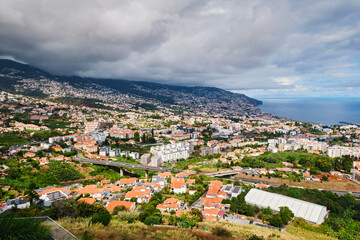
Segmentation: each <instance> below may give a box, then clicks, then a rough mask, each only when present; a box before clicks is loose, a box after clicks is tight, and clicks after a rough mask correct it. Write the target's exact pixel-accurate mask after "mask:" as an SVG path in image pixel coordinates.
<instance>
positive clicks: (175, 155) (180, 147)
mask: <svg viewBox="0 0 360 240" xmlns="http://www.w3.org/2000/svg"><path fill="white" fill-rule="evenodd" d="M193 150H194V147H193V146H192V145H189V144H187V143H185V142H179V143H173V144H168V145H161V146H154V147H151V149H150V152H151V153H152V154H153V155H154V156H159V157H160V158H161V161H162V162H168V161H171V160H177V159H182V158H183V159H187V158H188V157H189V154H190V153H191V152H192V151H193Z"/></svg>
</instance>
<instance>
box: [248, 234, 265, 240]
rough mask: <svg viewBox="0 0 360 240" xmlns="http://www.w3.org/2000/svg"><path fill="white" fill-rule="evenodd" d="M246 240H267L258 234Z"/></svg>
mask: <svg viewBox="0 0 360 240" xmlns="http://www.w3.org/2000/svg"><path fill="white" fill-rule="evenodd" d="M246 240H265V238H264V237H263V236H258V235H256V234H251V235H248V236H247V237H246Z"/></svg>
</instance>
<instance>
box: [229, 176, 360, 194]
mask: <svg viewBox="0 0 360 240" xmlns="http://www.w3.org/2000/svg"><path fill="white" fill-rule="evenodd" d="M226 179H229V180H233V181H236V180H239V181H242V182H244V183H253V184H257V183H263V184H266V185H270V186H273V187H279V186H280V184H278V183H272V182H267V181H260V180H255V179H242V178H235V177H229V178H226ZM288 187H292V188H300V187H298V186H291V185H288ZM318 190H319V191H327V192H332V193H336V194H337V195H339V196H343V195H345V194H347V193H349V194H351V195H353V196H355V197H360V192H349V191H338V190H329V189H318Z"/></svg>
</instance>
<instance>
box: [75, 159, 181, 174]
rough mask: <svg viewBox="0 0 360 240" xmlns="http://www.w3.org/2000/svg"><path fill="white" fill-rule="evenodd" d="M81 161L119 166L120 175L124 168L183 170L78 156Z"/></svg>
mask: <svg viewBox="0 0 360 240" xmlns="http://www.w3.org/2000/svg"><path fill="white" fill-rule="evenodd" d="M77 160H78V161H79V162H83V163H92V164H95V165H102V166H111V167H118V168H120V175H123V170H122V168H135V169H141V170H146V172H147V171H156V172H170V171H177V172H182V170H179V169H172V168H164V167H154V166H145V165H140V164H135V163H124V162H112V161H101V160H93V159H87V158H77Z"/></svg>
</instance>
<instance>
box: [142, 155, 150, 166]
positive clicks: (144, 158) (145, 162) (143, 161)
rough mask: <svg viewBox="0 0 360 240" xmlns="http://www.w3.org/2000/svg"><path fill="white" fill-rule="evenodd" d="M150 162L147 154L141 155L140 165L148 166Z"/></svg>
mask: <svg viewBox="0 0 360 240" xmlns="http://www.w3.org/2000/svg"><path fill="white" fill-rule="evenodd" d="M150 161H151V155H150V154H148V153H147V154H144V155H142V156H141V158H140V163H141V164H142V165H149V163H150Z"/></svg>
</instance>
